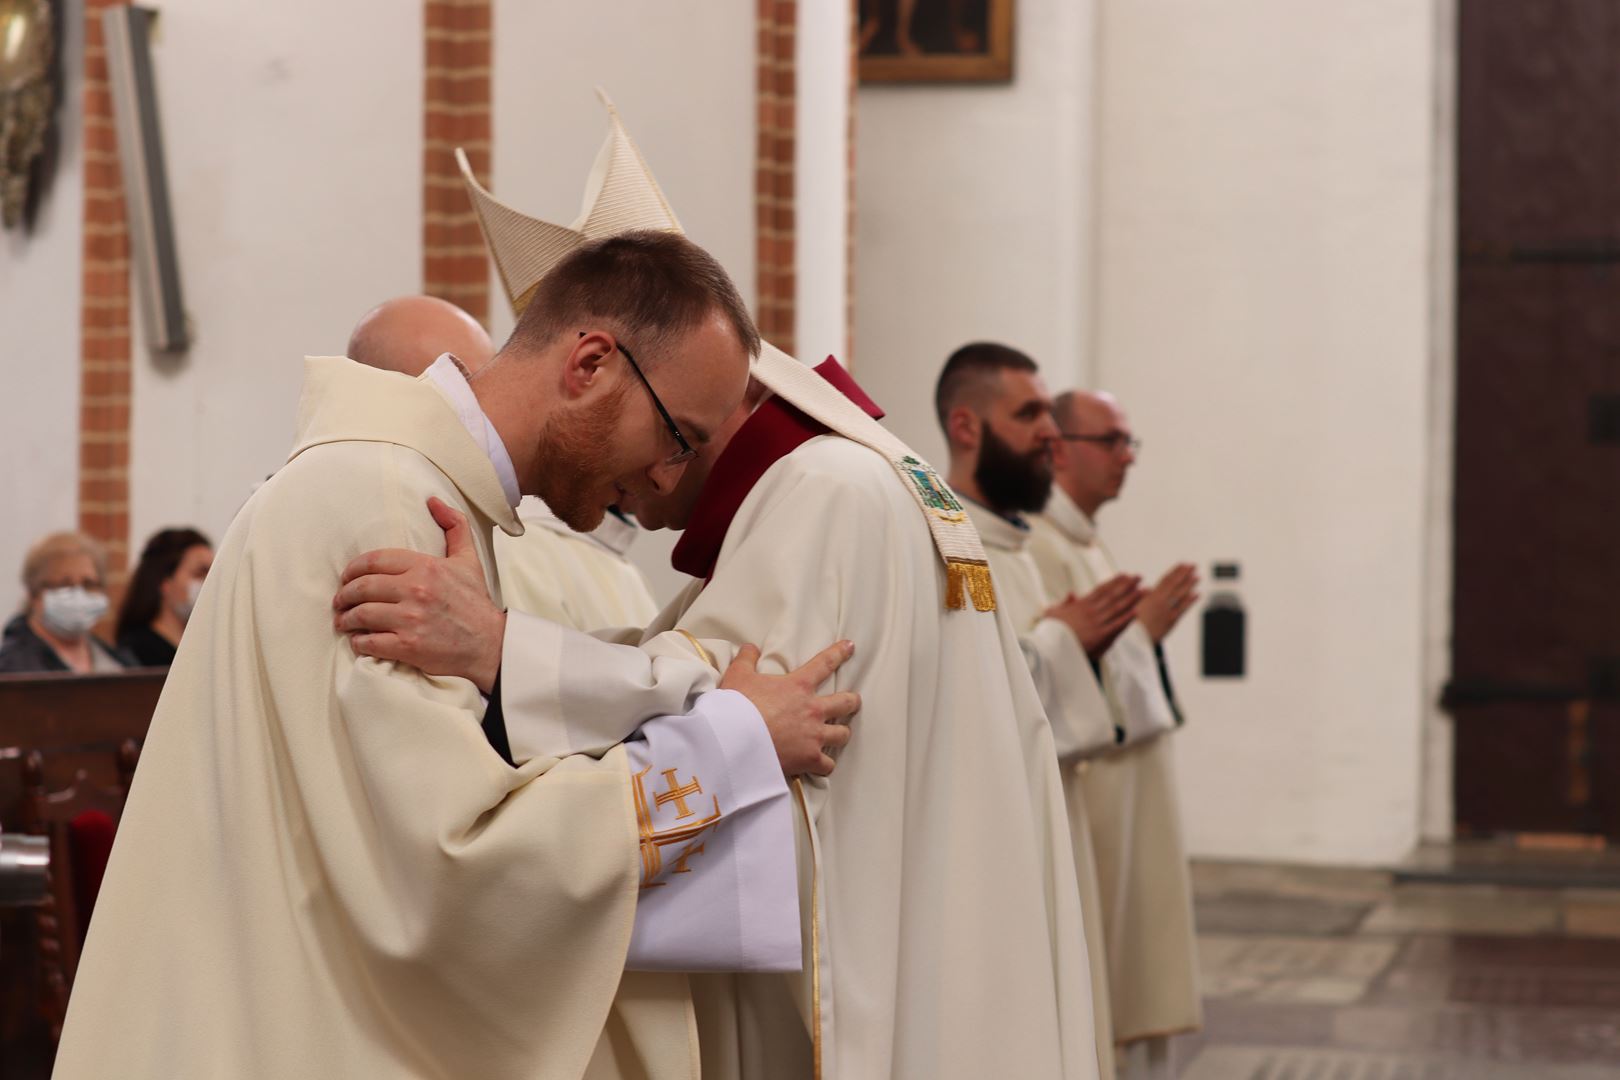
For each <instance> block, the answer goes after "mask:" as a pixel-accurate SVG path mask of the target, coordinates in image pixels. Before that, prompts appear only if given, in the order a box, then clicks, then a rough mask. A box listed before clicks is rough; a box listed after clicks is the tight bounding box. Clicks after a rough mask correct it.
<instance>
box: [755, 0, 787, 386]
mask: <svg viewBox="0 0 1620 1080" xmlns="http://www.w3.org/2000/svg"><path fill="white" fill-rule="evenodd" d="M797 21H798V2H797V0H759V46H758V56H757V65H758V70H759V89H758V93H759V136H758V143H757V149H756V150H755V155H756V156H755V162H754V227H755V236H756V240H755V243H756V245H757V258H756V263H755V281H756V285H757V291H758V302H757V307H758V312H757V321H758V323H759V332H760V333H761V334H763V335H764V336H765V337H766V338H768V339H769V340H770V341H771V342H772V343H773V344H774V345H776V347H777V348H779V349H781V350H782V351H783V352H786V353H788V354H789V355H792V354H793V353H794V352H795V341H794V337H795V335H794V290H795V289H796V288H797V281H796V277H795V274H794V260H795V257H796V253H795V247H796V245H795V241H794V212H793V205H794V203H793V185H794V164H793V163H794V151H795V131H796V127H797V117H796V113H797V102H798V92H797V86H796V76H795V70H794V69H795V65H794V48H795V45H796V42H797V38H798V34H797Z"/></svg>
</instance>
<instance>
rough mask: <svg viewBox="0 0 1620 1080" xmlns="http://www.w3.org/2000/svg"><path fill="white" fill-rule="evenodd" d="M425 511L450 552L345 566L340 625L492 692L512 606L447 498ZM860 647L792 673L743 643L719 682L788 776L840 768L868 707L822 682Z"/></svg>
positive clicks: (405, 554)
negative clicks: (771, 670) (856, 718)
mask: <svg viewBox="0 0 1620 1080" xmlns="http://www.w3.org/2000/svg"><path fill="white" fill-rule="evenodd" d="M428 512H429V513H431V514H432V515H433V520H434V521H435V522H436V523H437V524H438V526H439V527H440V528H441V529H443V530H444V542H445V554H444V557H443V558H439V557H436V556H433V555H428V554H425V553H423V552H420V551H411V550H408V549H403V548H386V549H382V550H378V551H368V552H366V553H365V554H363V555H360V556H358V557H356V558H355V559H354V560H353V561H352V562H350V563H349V565H348V566H347V567H345V568H344V571H343V583H342V586H341V587H340V588H339V589H338V592H337V595H336V596H335V597H333V599H332V606H333V608H334V609H335V610H336V612H337V614H336V615H335V616H334V620H333V621H334V625H335V627H336V628H337V629H338V630H339V631H341V632H342V633H345V634H347V635H349V644H350V646H351V647H352V648H353V649H354V651H355V653H356V654H358V655H360V656H371V657H375V658H376V659H379V660H392V661H395V662H397V663H401V664H408V665H410V666H411V667H414V668H417V669H419V670H421V671H424V672H426V673H427V674H429V675H442V676H455V677H459V678H464V679H467V680H469V681H470V682H472V683H473V685H475V686H477V687H478V689H479V690H480V691H482V692H483V693H484V694H489V693H490V692H491V691H492V690H493V689H494V686H495V677H496V675H497V674H498V673H499V671H500V666H501V649H502V645H503V643H504V641H505V637H506V612H504V611H502V610H501V609H500V608H498V607H496V606H495V603H494V601H493V600H491V599H490V596H489V589H488V588H487V586H486V585H485V583H484V569H483V564H482V563H480V562H479V561H478V550H477V548H476V547H475V546H474V544H473V538H472V530H471V527H470V526H469V525H468V524H467V519H466V518H465V517H464V516H463V515H462V514H461V513H459V512H458V511H456V510H454V509H452V508H451V507H450V506H449V505H447V504H446V503H445V502H443V501H442V500H440V499H437V498H432V499H429V500H428ZM854 654H855V646H854V643H852V642H849V641H840V642H835V643H834V644H832V645H830V646H828V647H827V648H826V649H823V650H822V651H821V652H820V653H817V654H816V655H815V656H814V657H812V658H811V659H810V660H809V662H807V663H806V664H804V665H803V666H801V667H799V668H798V669H796V670H794V671H791V672H789V673H788V674H786V675H765V674H761V673H760V672H759V671H758V670H757V665H758V663H759V649H758V648H756V647H755V646H753V645H744V646H742V647H741V648H740V649H739V650H738V652H737V656H736V659H734V660H733V661H732V662H731V665H730V666H729V667H727V668H726V671H725V673H724V675H723V676H722V677H721V679H720V688H721V689H723V690H736V691H737V692H738V693H740V694H742V695H743V696H744V697H746V698H748V700H749V701H751V702H753V704H754V707H755V708H756V709H758V710H759V714H760V716H761V717H763V718H764V720H765V727H766V729H767V730H768V731H769V732H770V735H771V742H772V743H773V744H774V745H775V747H776V755H777V758H778V760H779V761H780V762H781V764H782V772H783V774H784V775H786V776H797V775H799V774H801V773H814V774H816V775H818V776H826V775H828V774H830V773H831V772H832V771H833V767H834V761H833V758H832V757H831V755H830V754H829V751H831V750H836V749H838V748H839V747H842V746H844V745H845V744H847V743H848V742H849V738H850V730H849V726H848V720H849V718H850V717H851V716H853V715H854V714H855V713H856V712H857V711H859V709H860V707H861V699H860V695H859V694H856V693H852V692H842V693H834V694H819V693H817V688H818V687H819V686H820V685H821V684H822V683H824V682H825V681H826V680H827V679H829V678H831V677H832V675H833V673H834V672H836V671H837V670H838V669H839V668H840V667H842V666H843V665H844V663H845V662H846V661H847V660H848V659H849V658H850V657H851V656H853V655H854Z"/></svg>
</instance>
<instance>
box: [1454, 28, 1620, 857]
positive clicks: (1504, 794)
mask: <svg viewBox="0 0 1620 1080" xmlns="http://www.w3.org/2000/svg"><path fill="white" fill-rule="evenodd" d="M1459 33H1460V42H1459V44H1460V49H1459V87H1458V123H1459V132H1458V177H1457V191H1458V230H1457V235H1458V276H1457V400H1456V407H1457V415H1456V422H1457V442H1456V476H1455V500H1456V501H1455V506H1454V524H1455V552H1454V554H1455V562H1454V579H1453V599H1452V615H1453V623H1452V625H1453V637H1452V682H1451V686H1450V687H1449V688H1448V701H1449V704H1450V708H1451V712H1452V715H1453V716H1454V717H1455V719H1456V757H1455V789H1456V807H1457V824H1458V827H1459V831H1461V832H1463V833H1470V834H1483V833H1493V832H1508V831H1513V832H1518V831H1533V832H1580V833H1592V834H1605V835H1608V836H1611V837H1616V838H1620V700H1617V699H1620V3H1616V2H1614V0H1511V2H1506V3H1504V2H1501V0H1462V2H1461V4H1460V6H1459Z"/></svg>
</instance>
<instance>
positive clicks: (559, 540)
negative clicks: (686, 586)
mask: <svg viewBox="0 0 1620 1080" xmlns="http://www.w3.org/2000/svg"><path fill="white" fill-rule="evenodd" d="M518 517H519V518H520V519H521V520H522V521H523V535H522V536H507V535H506V534H505V533H498V534H496V536H495V561H496V564H497V565H498V566H499V567H500V577H501V596H502V598H503V599H504V600H505V601H506V603H507V605H508V606H509V607H512V608H515V609H517V610H518V611H526V612H529V613H530V614H533V615H540V616H542V617H544V618H547V619H550V620H551V621H552V622H558V623H562V624H563V625H564V626H572V627H573V628H574V629H576V630H600V629H603V628H605V627H611V626H634V627H638V628H639V627H643V626H646V625H647V624H648V623H649V622H651V621H652V618H653V616H654V615H656V614H658V605H657V603H655V602H654V601H653V598H652V592H651V591H650V590H649V589H648V588H647V579H646V578H645V577H643V576H642V574H641V571H640V570H638V569H636V567H635V565H634V564H633V563H631V562H630V560H629V559H627V558H626V557H625V552H626V551H628V550H629V548H630V544H631V543H632V542H633V541H634V540H635V538H636V534H637V533H638V531H639V530H638V529H637V528H636V526H635V525H634V524H632V523H631V522H628V521H625V520H623V519H621V518H618V517H615V516H614V515H613V514H611V513H610V514H608V515H607V516H606V517H604V518H603V519H602V524H601V525H600V526H599V527H597V528H596V529H594V530H592V531H591V532H588V533H578V532H575V531H574V530H572V529H570V528H569V527H568V526H567V525H564V524H563V523H562V522H561V521H559V520H558V519H557V515H555V514H553V513H552V512H551V508H550V507H548V506H547V505H546V504H545V503H543V502H541V501H540V500H539V499H538V498H535V497H534V496H533V495H531V496H529V497H527V498H525V499H524V500H523V502H522V503H521V504H520V505H519V506H518Z"/></svg>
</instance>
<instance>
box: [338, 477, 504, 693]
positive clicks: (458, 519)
mask: <svg viewBox="0 0 1620 1080" xmlns="http://www.w3.org/2000/svg"><path fill="white" fill-rule="evenodd" d="M428 512H429V513H431V514H432V515H433V520H434V521H436V522H437V523H438V525H439V527H440V528H441V529H443V530H444V546H445V555H444V557H443V558H437V557H435V556H432V555H427V554H424V553H422V552H420V551H409V550H406V549H402V548H387V549H383V550H380V551H368V552H366V553H365V554H364V555H361V556H359V557H357V558H356V559H355V560H354V561H353V562H351V563H349V565H348V566H347V567H345V568H344V570H343V586H342V588H340V589H339V590H338V593H337V596H335V597H334V598H333V600H332V606H333V607H334V608H336V609H337V615H336V617H335V624H336V626H337V628H338V629H339V630H340V631H342V632H343V633H346V634H348V635H349V644H350V646H352V647H353V649H354V651H355V652H356V653H357V654H359V655H361V656H372V657H376V658H377V659H379V660H394V661H397V662H399V663H402V664H409V665H410V666H411V667H414V668H419V669H420V670H422V671H424V672H426V673H427V674H429V675H452V676H459V677H460V678H463V679H468V680H470V681H471V682H472V683H473V684H474V685H475V686H477V687H478V689H479V690H481V691H482V692H483V693H485V694H488V693H489V692H490V691H491V690H492V689H493V688H494V685H495V676H496V674H497V673H498V672H499V671H500V667H501V645H502V642H503V641H504V640H505V637H506V612H504V611H502V610H500V609H499V608H497V607H496V606H495V604H494V601H492V600H491V599H490V598H489V589H488V587H487V586H486V585H485V584H484V568H483V564H482V563H480V562H479V561H478V549H477V548H476V547H475V546H474V545H473V539H472V530H471V528H470V527H469V526H468V524H467V519H466V518H465V517H463V516H462V515H461V514H460V513H459V512H457V511H455V510H453V509H451V508H450V507H449V506H448V505H447V504H445V503H444V502H443V501H441V500H439V499H437V498H433V499H429V500H428Z"/></svg>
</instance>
